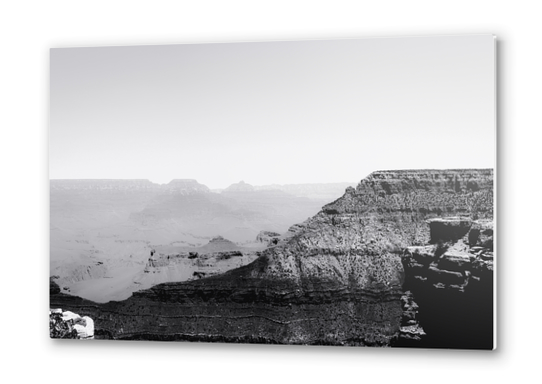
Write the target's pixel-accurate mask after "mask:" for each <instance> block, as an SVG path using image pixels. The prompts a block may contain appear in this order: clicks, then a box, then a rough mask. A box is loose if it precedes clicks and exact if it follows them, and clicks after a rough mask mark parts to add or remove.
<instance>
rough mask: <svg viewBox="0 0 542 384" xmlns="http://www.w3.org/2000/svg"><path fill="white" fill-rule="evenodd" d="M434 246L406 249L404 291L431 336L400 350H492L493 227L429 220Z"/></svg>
mask: <svg viewBox="0 0 542 384" xmlns="http://www.w3.org/2000/svg"><path fill="white" fill-rule="evenodd" d="M428 224H429V226H430V232H431V243H433V244H432V245H427V246H422V247H408V248H407V249H406V250H405V253H404V255H403V258H402V261H403V266H404V269H405V275H406V279H405V283H404V289H406V290H409V291H410V292H411V293H412V299H413V301H415V303H416V305H417V306H418V307H419V313H418V314H417V321H419V323H420V324H421V325H422V326H423V328H424V330H425V331H426V332H427V335H426V336H425V337H424V338H421V339H420V340H417V341H418V343H414V344H413V343H412V342H411V341H407V340H401V341H400V342H399V343H398V344H399V345H405V346H406V345H415V346H419V347H440V348H463V349H467V348H473V349H491V348H492V347H493V224H492V222H490V221H488V220H487V219H486V220H475V221H473V220H471V219H470V218H468V217H461V218H460V217H451V218H439V219H435V220H429V221H428Z"/></svg>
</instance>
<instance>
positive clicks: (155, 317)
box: [50, 169, 494, 349]
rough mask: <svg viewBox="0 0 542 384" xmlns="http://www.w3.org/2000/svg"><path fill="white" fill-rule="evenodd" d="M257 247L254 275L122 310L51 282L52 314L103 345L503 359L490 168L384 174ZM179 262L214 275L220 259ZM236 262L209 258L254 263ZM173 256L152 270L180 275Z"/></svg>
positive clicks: (153, 294)
mask: <svg viewBox="0 0 542 384" xmlns="http://www.w3.org/2000/svg"><path fill="white" fill-rule="evenodd" d="M241 189H243V188H241ZM236 193H237V192H236ZM271 233H272V232H271ZM254 238H255V237H254ZM258 238H260V239H266V242H267V244H265V246H266V248H265V249H262V250H258V251H256V252H255V253H254V257H255V258H254V261H252V262H250V263H248V264H247V265H244V266H241V267H239V268H234V269H231V270H228V271H226V272H225V273H222V274H219V275H214V276H206V275H202V276H195V277H197V279H193V280H191V281H185V282H169V283H164V284H158V285H154V286H152V287H151V288H149V289H143V290H138V291H135V292H134V293H133V295H132V296H131V297H129V298H127V299H126V300H122V301H110V302H107V303H103V304H99V303H96V302H92V301H89V300H85V299H82V298H79V297H76V296H73V295H66V294H64V293H61V292H59V291H60V289H58V287H57V286H56V284H55V283H54V282H52V287H53V289H52V290H51V292H52V293H51V296H50V297H51V308H56V307H59V308H63V309H68V310H70V311H74V312H76V313H79V314H81V316H83V315H85V316H90V317H91V318H93V319H94V322H95V327H96V333H95V334H96V338H100V337H101V338H113V339H144V340H190V341H225V342H250V343H281V344H310V345H352V346H411V347H439V348H473V349H491V348H492V347H493V338H492V336H493V261H494V260H493V171H492V170H488V169H460V170H413V171H410V170H409V171H378V172H374V173H372V174H371V175H369V176H368V177H367V178H365V179H363V180H362V181H361V182H360V183H359V184H358V185H357V186H356V187H355V188H352V187H349V188H347V189H346V192H345V193H344V195H343V196H342V197H340V198H338V199H337V200H335V201H333V202H332V203H329V204H327V205H325V206H323V208H322V209H321V210H320V211H319V212H318V213H316V214H315V215H314V216H312V217H311V218H309V219H308V220H305V221H303V222H302V223H300V224H297V225H293V226H291V227H290V228H289V230H288V231H287V232H286V233H285V234H283V235H282V236H277V237H273V234H271V235H270V234H268V233H265V234H261V235H260V236H258ZM225 241H226V240H225V239H223V238H217V239H215V240H214V241H211V242H210V243H209V244H208V246H207V249H210V248H212V247H213V242H219V243H223V242H225ZM223 246H224V244H223ZM234 246H235V245H234ZM200 247H202V248H203V247H205V246H201V245H200ZM152 251H153V249H149V252H152ZM154 251H155V252H156V250H154ZM168 251H175V252H173V253H171V254H176V255H179V256H178V259H179V260H184V259H186V260H200V258H201V260H202V262H203V263H205V262H206V260H208V259H205V258H204V257H202V255H204V254H205V255H210V254H212V252H208V251H206V252H207V253H205V252H203V253H200V252H193V253H192V254H191V253H190V251H189V250H184V249H180V248H179V249H175V250H172V249H168ZM222 251H224V250H222ZM228 252H231V253H229V254H228V253H227V252H223V253H222V254H216V255H215V256H212V257H215V258H216V257H219V258H220V257H227V255H229V256H230V259H231V258H234V257H236V256H235V255H236V252H241V253H242V254H244V253H243V252H242V251H239V250H236V249H233V248H232V249H231V250H229V251H228ZM167 254H169V252H163V253H162V254H160V252H158V253H153V255H152V256H151V258H150V259H149V258H147V261H146V263H145V266H144V269H145V268H146V269H147V270H149V271H151V270H153V269H156V268H157V269H160V268H163V267H164V266H166V265H171V254H170V255H169V256H170V259H169V262H168V259H164V256H165V255H167ZM166 257H167V256H166ZM206 257H209V256H206ZM190 258H192V259H190ZM209 258H210V257H209ZM215 261H216V259H215ZM173 264H174V263H173ZM179 264H180V265H182V262H179ZM183 269H184V267H183V268H181V269H180V270H183ZM147 274H148V273H147ZM199 277H202V278H199Z"/></svg>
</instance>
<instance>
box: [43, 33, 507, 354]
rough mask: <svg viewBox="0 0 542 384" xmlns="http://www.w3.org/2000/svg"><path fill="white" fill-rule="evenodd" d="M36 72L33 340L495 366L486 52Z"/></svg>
mask: <svg viewBox="0 0 542 384" xmlns="http://www.w3.org/2000/svg"><path fill="white" fill-rule="evenodd" d="M50 59H51V79H50V80H51V81H50V92H51V94H50V102H51V104H50V116H51V121H50V244H51V246H50V335H51V337H52V338H73V339H94V340H95V339H113V340H159V341H203V342H228V343H264V344H303V345H330V346H368V347H418V348H460V349H488V350H491V349H493V348H494V347H495V339H494V334H495V326H494V325H495V316H494V313H495V307H494V303H495V294H494V292H495V287H494V277H495V270H494V267H495V250H494V237H493V234H494V224H495V222H494V206H495V204H494V186H495V183H494V165H495V155H496V153H495V148H496V146H495V116H496V111H495V39H494V37H493V36H492V35H459V36H428V37H400V38H378V39H344V40H315V41H280V42H245V43H220V44H182V45H162V46H160V45H156V46H120V47H92V48H57V49H52V50H51V56H50Z"/></svg>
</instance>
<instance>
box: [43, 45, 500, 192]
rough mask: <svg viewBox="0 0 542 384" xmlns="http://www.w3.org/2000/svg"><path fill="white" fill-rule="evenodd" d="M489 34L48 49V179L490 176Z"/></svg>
mask: <svg viewBox="0 0 542 384" xmlns="http://www.w3.org/2000/svg"><path fill="white" fill-rule="evenodd" d="M494 60H495V44H494V39H493V36H491V35H463V36H439V37H409V38H404V37H403V38H380V39H353V40H315V41H298V42H263V43H227V44H189V45H163V46H130V47H98V48H58V49H52V50H51V83H50V86H51V88H50V89H51V98H50V102H51V114H50V118H51V120H50V152H49V153H50V164H49V167H50V178H52V179H59V178H67V179H70V178H80V179H83V178H100V179H101V178H107V179H111V178H113V179H116V178H118V179H131V178H142V179H150V180H151V181H154V182H158V183H166V182H169V181H170V180H171V179H174V178H193V179H197V180H198V181H199V182H201V183H203V184H206V185H207V186H209V187H211V188H223V187H226V186H228V185H230V184H232V183H234V182H238V181H239V180H244V181H246V182H247V183H251V184H254V185H262V184H272V183H278V184H286V183H310V182H339V181H359V180H361V179H362V178H363V177H365V176H367V175H368V174H369V173H370V172H372V171H374V170H379V169H407V168H409V169H413V168H479V167H482V168H491V167H493V166H494V156H495V153H494V149H495V141H494V140H495V83H494V81H495V62H494Z"/></svg>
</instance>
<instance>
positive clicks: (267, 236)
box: [256, 231, 280, 245]
mask: <svg viewBox="0 0 542 384" xmlns="http://www.w3.org/2000/svg"><path fill="white" fill-rule="evenodd" d="M279 240H280V233H277V232H271V231H260V233H258V236H256V241H257V242H259V243H263V244H266V245H276V244H277V243H278V242H279Z"/></svg>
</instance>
